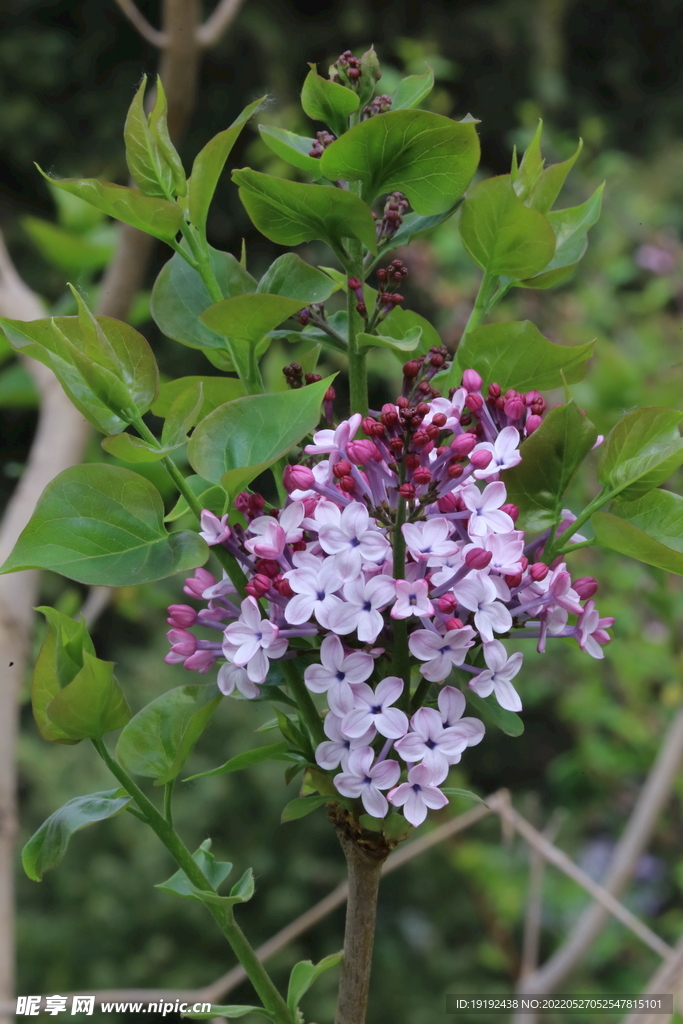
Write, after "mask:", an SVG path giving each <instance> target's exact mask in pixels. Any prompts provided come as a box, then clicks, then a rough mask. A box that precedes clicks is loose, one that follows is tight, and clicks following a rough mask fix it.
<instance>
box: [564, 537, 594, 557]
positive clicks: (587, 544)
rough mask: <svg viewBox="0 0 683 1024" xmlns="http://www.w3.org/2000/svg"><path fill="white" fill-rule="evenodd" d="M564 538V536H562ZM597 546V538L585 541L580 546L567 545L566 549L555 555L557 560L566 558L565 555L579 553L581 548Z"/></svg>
mask: <svg viewBox="0 0 683 1024" xmlns="http://www.w3.org/2000/svg"><path fill="white" fill-rule="evenodd" d="M562 537H563V538H564V534H562ZM595 544H596V541H595V538H593V539H592V540H583V541H581V542H580V543H579V544H567V546H566V547H564V548H560V550H559V551H558V552H557V554H556V555H555V558H564V556H565V555H570V554H571V553H572V551H578V550H579V549H580V548H592V547H595Z"/></svg>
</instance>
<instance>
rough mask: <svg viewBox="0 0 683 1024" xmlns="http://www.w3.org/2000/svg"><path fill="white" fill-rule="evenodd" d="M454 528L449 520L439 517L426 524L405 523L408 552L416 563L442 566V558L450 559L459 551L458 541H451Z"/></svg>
mask: <svg viewBox="0 0 683 1024" xmlns="http://www.w3.org/2000/svg"><path fill="white" fill-rule="evenodd" d="M451 530H452V527H451V525H450V523H449V522H448V520H447V519H444V518H443V517H441V516H437V518H436V519H428V520H427V521H426V522H424V523H404V524H403V526H402V527H401V531H402V533H403V536H404V537H405V539H406V545H407V547H408V551H409V552H410V553H411V555H412V556H413V558H414V559H415V561H416V562H427V564H428V565H440V564H441V559H442V558H450V557H451V555H455V554H456V553H457V551H458V545H457V543H456V541H454V540H451V539H450V535H451Z"/></svg>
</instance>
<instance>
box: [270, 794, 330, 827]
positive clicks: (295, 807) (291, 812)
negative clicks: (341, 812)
mask: <svg viewBox="0 0 683 1024" xmlns="http://www.w3.org/2000/svg"><path fill="white" fill-rule="evenodd" d="M332 799H333V798H332V797H330V796H320V795H318V796H297V797H295V799H294V800H290V801H289V803H288V804H286V805H285V808H284V810H283V812H282V817H281V818H280V821H282V822H283V823H284V822H285V821H296V819H297V818H305V817H306V815H307V814H310V813H311V811H315V810H316V808H318V807H322V805H323V804H329V803H331V801H332Z"/></svg>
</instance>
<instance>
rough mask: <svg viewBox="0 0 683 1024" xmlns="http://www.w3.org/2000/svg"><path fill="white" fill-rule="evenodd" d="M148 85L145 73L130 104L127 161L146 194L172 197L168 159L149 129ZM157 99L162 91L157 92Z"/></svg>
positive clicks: (160, 197) (126, 140)
mask: <svg viewBox="0 0 683 1024" xmlns="http://www.w3.org/2000/svg"><path fill="white" fill-rule="evenodd" d="M146 88H147V76H146V75H145V76H144V77H143V79H142V82H141V83H140V87H139V89H138V91H137V92H136V93H135V96H134V97H133V102H132V103H131V105H130V107H129V108H128V115H127V117H126V123H125V125H124V128H123V139H124V142H125V144H126V163H127V164H128V170H129V171H130V174H131V177H132V179H133V181H134V182H135V184H136V185H137V187H138V188H139V189H140V191H141V192H142V194H143V196H155V197H156V198H158V199H172V198H173V175H172V173H171V168H170V167H169V166H168V164H167V162H166V160H165V159H164V158H163V157H162V156H161V154H160V152H159V147H158V145H157V143H156V141H155V139H154V138H153V137H152V133H151V131H150V127H149V122H148V117H147V113H146V111H145V105H144V103H145V89H146ZM158 102H159V95H158V94H157V103H158ZM169 141H170V140H169ZM176 155H177V154H176Z"/></svg>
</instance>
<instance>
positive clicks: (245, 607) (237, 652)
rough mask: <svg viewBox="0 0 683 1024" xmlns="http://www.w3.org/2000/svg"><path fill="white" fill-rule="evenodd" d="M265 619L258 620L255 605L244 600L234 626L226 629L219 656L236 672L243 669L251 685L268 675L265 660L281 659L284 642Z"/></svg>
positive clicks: (232, 624) (258, 610)
mask: <svg viewBox="0 0 683 1024" xmlns="http://www.w3.org/2000/svg"><path fill="white" fill-rule="evenodd" d="M279 632H280V631H279V629H278V627H277V626H275V625H273V623H272V622H271V621H270V620H269V619H262V618H261V609H260V608H259V606H258V601H256V599H255V598H253V597H245V599H244V601H242V606H241V614H240V617H239V619H238V620H237V622H233V623H231V624H230V625H229V626H226V628H225V631H224V633H223V636H224V637H225V640H224V643H223V654H224V655H225V657H226V658H227V659H228V661H231V662H232V663H233V664H234V665H237V666H238V667H239V668H242V667H246V670H247V675H248V677H249V679H250V680H251V681H252V683H262V682H263V680H264V679H265V678H266V676H267V675H268V668H269V658H281V657H282V655H283V654H284V653H285V651H286V650H287V641H286V640H285V639H283V638H280V637H279Z"/></svg>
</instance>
